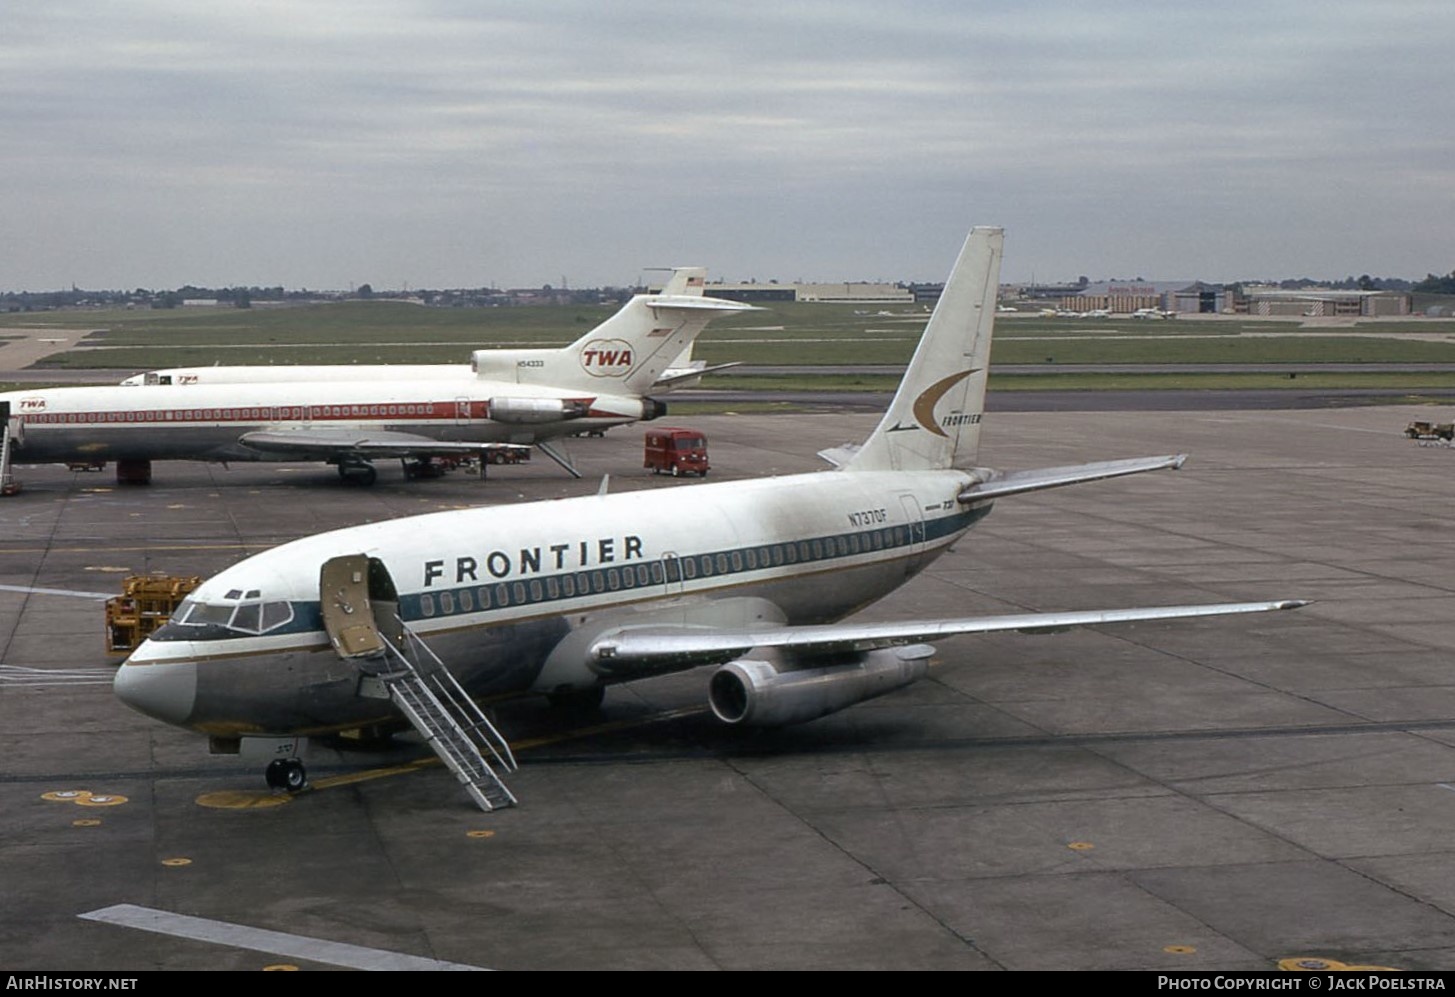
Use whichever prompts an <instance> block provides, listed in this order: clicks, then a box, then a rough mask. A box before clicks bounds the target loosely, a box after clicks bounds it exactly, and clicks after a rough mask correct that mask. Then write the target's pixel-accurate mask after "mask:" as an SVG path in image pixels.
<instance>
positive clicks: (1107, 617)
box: [589, 599, 1307, 674]
mask: <svg viewBox="0 0 1455 997" xmlns="http://www.w3.org/2000/svg"><path fill="white" fill-rule="evenodd" d="M1305 605H1307V602H1305V601H1304V600H1301V599H1282V600H1278V601H1275V602H1222V603H1209V604H1207V605H1202V606H1153V607H1148V608H1142V609H1096V610H1076V611H1072V612H1059V613H1015V614H1011V615H1008V616H982V617H972V618H968V619H959V620H911V621H908V622H901V623H831V624H826V625H822V626H804V627H777V628H767V629H762V630H748V629H744V630H720V629H714V628H711V627H701V628H694V627H690V626H678V627H664V626H660V625H657V626H653V625H643V626H635V627H634V626H626V627H619V628H617V629H615V630H609V631H607V632H605V633H603V634H601V635H600V636H599V637H597V638H596V640H595V641H594V642H593V643H592V644H591V647H590V652H589V653H590V656H591V659H592V660H593V661H594V662H595V663H596V665H597V667H599V668H600V669H601V670H602V671H604V672H607V673H609V674H623V673H630V672H631V671H633V670H635V669H637V668H640V669H643V670H658V669H661V668H663V667H674V666H675V667H689V666H692V665H707V664H721V663H724V662H728V661H732V660H733V659H735V658H740V657H742V656H743V655H745V654H747V653H748V652H749V651H754V650H759V649H764V648H776V649H779V650H784V651H789V652H792V653H795V654H798V655H806V656H816V655H823V654H838V653H843V652H846V651H872V650H875V649H877V648H884V647H898V646H902V645H906V644H921V643H924V642H926V641H933V640H938V639H941V638H944V637H953V636H956V635H958V634H983V633H997V632H1000V631H1005V630H1019V631H1021V632H1023V633H1050V632H1054V631H1058V630H1064V629H1067V628H1069V627H1085V626H1097V625H1099V624H1105V623H1131V622H1137V621H1144V620H1172V619H1181V618H1184V617H1190V616H1221V615H1225V614H1230V613H1264V612H1268V611H1270V610H1277V609H1297V608H1298V607H1300V606H1305Z"/></svg>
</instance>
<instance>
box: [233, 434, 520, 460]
mask: <svg viewBox="0 0 1455 997" xmlns="http://www.w3.org/2000/svg"><path fill="white" fill-rule="evenodd" d="M238 442H240V443H242V444H243V446H246V447H250V448H251V449H253V450H257V451H260V452H262V453H271V454H288V455H291V456H296V457H300V458H306V457H315V458H319V459H324V460H326V459H328V458H330V457H342V456H358V457H363V458H368V459H371V460H372V459H373V458H376V457H445V456H451V455H454V456H459V455H461V454H478V453H481V452H483V451H488V450H529V449H530V447H527V446H522V445H520V444H516V443H454V442H448V441H441V440H432V439H430V438H429V437H427V436H417V435H415V434H414V433H398V432H389V431H387V430H384V431H373V432H365V431H360V430H352V429H299V430H287V429H274V430H261V431H259V432H256V433H244V434H243V435H242V437H241V438H240V439H239V440H238Z"/></svg>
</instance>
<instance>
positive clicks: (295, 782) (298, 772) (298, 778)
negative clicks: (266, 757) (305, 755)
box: [263, 758, 308, 793]
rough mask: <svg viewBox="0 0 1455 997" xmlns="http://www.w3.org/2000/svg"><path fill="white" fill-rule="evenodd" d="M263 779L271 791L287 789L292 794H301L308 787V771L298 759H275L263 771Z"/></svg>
mask: <svg viewBox="0 0 1455 997" xmlns="http://www.w3.org/2000/svg"><path fill="white" fill-rule="evenodd" d="M263 778H264V779H266V780H267V782H268V788H269V789H286V790H287V791H288V792H290V793H297V792H301V791H302V790H304V789H305V788H307V786H308V770H307V769H306V768H304V767H303V762H302V760H301V759H298V758H275V759H273V760H272V761H271V762H269V763H268V767H267V768H266V769H264V770H263Z"/></svg>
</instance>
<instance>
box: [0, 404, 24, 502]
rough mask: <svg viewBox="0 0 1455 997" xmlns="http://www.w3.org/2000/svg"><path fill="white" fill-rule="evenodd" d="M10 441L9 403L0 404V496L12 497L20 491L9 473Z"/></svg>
mask: <svg viewBox="0 0 1455 997" xmlns="http://www.w3.org/2000/svg"><path fill="white" fill-rule="evenodd" d="M11 439H12V437H11V434H10V403H9V402H0V495H14V494H15V493H16V492H18V491H20V485H19V483H18V482H17V481H16V480H15V477H14V476H13V475H12V474H11V473H10V451H11ZM17 442H18V441H17Z"/></svg>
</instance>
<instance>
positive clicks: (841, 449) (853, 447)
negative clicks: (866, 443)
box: [818, 443, 860, 467]
mask: <svg viewBox="0 0 1455 997" xmlns="http://www.w3.org/2000/svg"><path fill="white" fill-rule="evenodd" d="M859 450H860V444H858V443H845V444H844V445H843V446H838V447H829V448H828V449H827V450H820V451H819V452H818V455H819V456H820V457H822V458H823V459H824V460H826V461H828V462H829V463H830V464H832V465H833V466H834V467H843V466H844V465H845V464H847V463H848V462H849V461H851V460H853V459H854V455H855V454H857V453H858V452H859Z"/></svg>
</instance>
